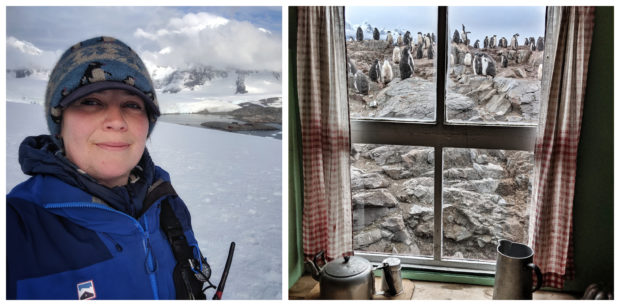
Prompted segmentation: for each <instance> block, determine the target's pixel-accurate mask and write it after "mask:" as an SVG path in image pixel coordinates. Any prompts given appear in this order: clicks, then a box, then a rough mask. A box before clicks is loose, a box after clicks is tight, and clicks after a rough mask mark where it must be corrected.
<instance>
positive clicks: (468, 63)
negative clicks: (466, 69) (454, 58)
mask: <svg viewBox="0 0 620 306" xmlns="http://www.w3.org/2000/svg"><path fill="white" fill-rule="evenodd" d="M463 64H464V65H465V66H471V53H466V54H465V57H464V58H463Z"/></svg>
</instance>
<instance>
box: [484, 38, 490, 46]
mask: <svg viewBox="0 0 620 306" xmlns="http://www.w3.org/2000/svg"><path fill="white" fill-rule="evenodd" d="M484 48H485V49H487V48H489V36H485V37H484Z"/></svg>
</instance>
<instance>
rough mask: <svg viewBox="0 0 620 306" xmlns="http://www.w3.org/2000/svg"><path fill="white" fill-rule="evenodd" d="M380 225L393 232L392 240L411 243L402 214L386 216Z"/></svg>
mask: <svg viewBox="0 0 620 306" xmlns="http://www.w3.org/2000/svg"><path fill="white" fill-rule="evenodd" d="M381 227H383V228H384V229H387V230H388V231H390V232H391V233H393V237H392V240H393V241H397V242H404V243H405V244H411V235H410V234H409V232H407V227H406V226H405V222H404V221H403V218H402V216H400V215H399V216H392V217H388V218H387V219H386V220H385V221H384V222H383V223H381Z"/></svg>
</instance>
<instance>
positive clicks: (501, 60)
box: [499, 53, 508, 68]
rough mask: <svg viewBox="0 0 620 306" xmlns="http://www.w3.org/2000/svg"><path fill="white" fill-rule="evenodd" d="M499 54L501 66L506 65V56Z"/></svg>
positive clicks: (504, 66)
mask: <svg viewBox="0 0 620 306" xmlns="http://www.w3.org/2000/svg"><path fill="white" fill-rule="evenodd" d="M499 56H500V62H501V65H502V68H506V67H508V58H507V57H506V55H504V53H502V54H500V55H499Z"/></svg>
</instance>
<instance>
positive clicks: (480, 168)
mask: <svg viewBox="0 0 620 306" xmlns="http://www.w3.org/2000/svg"><path fill="white" fill-rule="evenodd" d="M474 170H476V172H477V173H478V174H479V175H480V177H483V178H486V177H488V178H496V179H500V178H503V177H504V176H505V174H506V171H504V168H502V167H501V166H499V165H496V164H491V163H489V164H486V165H480V164H476V163H474Z"/></svg>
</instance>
